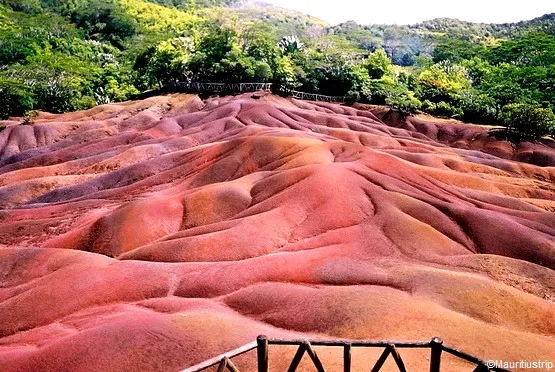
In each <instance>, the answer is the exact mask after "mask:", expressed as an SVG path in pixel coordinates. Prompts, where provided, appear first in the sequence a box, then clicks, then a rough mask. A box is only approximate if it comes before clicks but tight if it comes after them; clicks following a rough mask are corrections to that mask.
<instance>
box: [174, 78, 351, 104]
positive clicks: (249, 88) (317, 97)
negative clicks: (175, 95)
mask: <svg viewBox="0 0 555 372" xmlns="http://www.w3.org/2000/svg"><path fill="white" fill-rule="evenodd" d="M272 87H273V84H272V83H198V82H171V83H169V84H167V85H166V86H165V87H164V88H165V89H179V90H184V91H187V92H209V93H222V92H234V93H244V92H256V91H265V92H269V91H271V90H272ZM279 90H280V91H281V92H283V93H285V94H288V95H290V96H291V97H293V98H297V99H302V100H308V101H321V102H339V103H343V102H345V97H344V96H326V95H323V94H315V93H305V92H300V91H298V90H291V89H282V88H280V89H279Z"/></svg>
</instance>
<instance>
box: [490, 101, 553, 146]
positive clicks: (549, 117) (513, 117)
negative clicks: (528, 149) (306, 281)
mask: <svg viewBox="0 0 555 372" xmlns="http://www.w3.org/2000/svg"><path fill="white" fill-rule="evenodd" d="M501 122H502V123H503V124H504V125H505V127H506V130H507V134H508V135H509V136H511V135H512V136H513V137H514V135H516V137H517V139H518V140H519V141H520V140H521V139H537V138H540V137H542V136H544V135H546V134H552V135H553V134H555V115H554V114H553V112H552V111H551V110H550V109H544V108H541V107H538V106H536V105H530V104H519V103H513V104H510V105H507V106H505V107H503V111H502V113H501Z"/></svg>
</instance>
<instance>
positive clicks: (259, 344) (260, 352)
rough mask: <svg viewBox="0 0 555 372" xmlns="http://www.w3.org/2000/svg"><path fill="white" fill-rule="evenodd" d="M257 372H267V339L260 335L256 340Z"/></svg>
mask: <svg viewBox="0 0 555 372" xmlns="http://www.w3.org/2000/svg"><path fill="white" fill-rule="evenodd" d="M256 351H257V358H258V372H268V371H269V369H268V337H266V336H264V335H260V336H258V337H257V338H256Z"/></svg>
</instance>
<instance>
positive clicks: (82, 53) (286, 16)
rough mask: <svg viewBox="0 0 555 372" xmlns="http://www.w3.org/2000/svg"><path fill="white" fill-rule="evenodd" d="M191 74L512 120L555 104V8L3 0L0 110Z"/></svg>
mask: <svg viewBox="0 0 555 372" xmlns="http://www.w3.org/2000/svg"><path fill="white" fill-rule="evenodd" d="M193 80H195V81H214V82H255V81H256V82H272V83H274V84H275V87H276V90H281V91H287V90H290V89H299V90H302V91H306V92H312V93H320V94H325V95H334V96H335V95H346V96H347V100H348V101H349V102H355V101H359V102H369V103H374V104H387V105H389V106H392V107H393V108H395V109H397V110H399V111H401V112H402V113H404V114H413V113H416V112H419V111H424V112H428V113H431V114H434V115H438V116H444V117H455V118H459V119H462V120H465V121H469V122H478V123H486V124H496V123H498V122H505V123H509V119H511V120H512V122H515V123H519V122H523V120H524V119H523V118H524V117H523V116H518V115H517V114H516V113H517V112H526V113H529V114H530V115H536V116H534V117H535V118H539V117H540V116H541V115H543V116H545V117H547V116H549V115H548V114H547V112H550V111H549V110H551V111H553V110H555V90H554V89H553V87H554V86H555V14H551V15H545V16H543V17H540V18H537V19H534V20H531V21H525V22H519V23H509V24H502V25H491V24H489V25H488V24H473V23H468V22H461V21H457V20H452V19H435V20H432V21H427V22H423V23H420V24H416V25H410V26H395V25H369V26H360V25H357V24H356V23H354V22H347V23H343V24H341V25H338V26H334V27H329V26H328V25H327V24H325V23H324V22H322V21H320V20H318V19H316V18H313V17H310V16H306V15H303V14H300V13H297V12H293V11H289V10H287V9H282V8H276V7H273V6H271V5H257V6H253V5H251V4H248V3H247V4H243V3H241V2H239V1H235V0H148V1H147V0H0V92H1V93H2V94H1V97H0V116H1V117H7V116H8V115H23V114H24V113H25V112H27V111H29V110H34V109H43V110H47V111H51V112H65V111H72V110H77V109H81V108H88V107H91V106H93V105H95V104H103V103H109V102H114V101H123V100H126V99H129V98H130V97H132V96H134V95H136V94H138V93H139V92H140V91H144V90H148V89H154V88H157V87H160V86H164V85H166V84H168V83H171V82H175V81H193ZM515 105H516V106H515ZM504 107H505V109H504V110H503V111H502V108H504ZM514 107H518V109H516V108H514ZM531 107H532V108H534V109H532V108H531ZM538 110H539V111H538ZM542 110H545V111H542ZM540 114H541V115H540ZM519 115H520V114H519ZM546 115H547V116H546ZM507 125H508V126H509V124H507ZM510 128H511V129H510V130H511V131H513V128H519V129H518V131H520V130H522V131H529V132H530V135H531V136H536V135H537V134H536V132H538V133H540V132H541V131H538V130H537V129H535V127H534V126H533V125H531V124H526V125H520V124H518V125H517V124H511V125H510ZM523 138H524V137H523Z"/></svg>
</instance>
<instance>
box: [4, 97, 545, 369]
mask: <svg viewBox="0 0 555 372" xmlns="http://www.w3.org/2000/svg"><path fill="white" fill-rule="evenodd" d="M5 124H7V128H6V129H5V130H4V131H2V132H1V133H0V208H2V209H0V243H2V245H1V247H2V248H0V366H1V369H2V371H35V370H36V371H65V370H67V371H147V370H148V371H151V370H152V371H174V370H179V369H181V368H185V367H187V366H190V365H192V364H195V363H197V362H200V361H202V360H204V359H207V358H210V357H212V356H215V355H217V354H219V353H222V352H225V351H227V350H230V349H233V348H236V347H238V346H240V345H243V344H245V343H248V342H250V341H252V340H254V338H255V337H256V335H258V334H267V335H269V336H272V337H295V338H298V337H312V338H319V337H325V338H333V337H340V338H357V339H358V338H359V339H395V340H399V339H408V340H429V339H431V338H432V337H433V336H440V337H442V338H443V339H444V340H445V343H446V344H449V345H452V346H455V347H458V348H460V349H463V350H465V351H467V352H469V353H472V354H475V355H476V356H479V357H481V358H483V359H486V360H487V359H503V360H507V361H510V360H522V359H527V360H536V359H541V360H552V361H554V360H555V340H554V339H553V335H555V304H554V303H553V302H554V301H555V272H554V271H553V270H554V269H555V214H554V212H555V144H554V142H553V141H551V140H544V141H543V142H542V143H536V144H531V143H524V144H522V145H520V146H518V147H516V148H513V147H512V146H511V145H510V144H508V143H507V142H502V141H498V140H496V139H495V138H493V137H491V136H489V135H488V133H487V129H485V128H483V127H480V126H473V125H469V124H462V123H458V122H454V121H449V122H446V121H441V120H432V119H429V118H428V119H426V118H412V117H411V118H408V119H404V118H401V117H399V116H397V115H395V114H391V113H387V111H385V110H384V109H379V108H368V107H362V106H361V107H358V108H350V107H344V106H339V105H334V104H322V103H309V102H303V101H296V100H287V99H283V98H279V97H276V96H271V95H266V96H263V97H261V98H259V99H256V100H255V99H252V98H251V96H250V95H243V96H237V97H226V98H218V99H211V100H208V101H206V102H203V101H201V100H200V99H199V98H198V97H196V96H188V95H174V96H163V97H155V98H150V99H147V100H144V101H136V102H129V103H124V104H116V105H105V106H100V107H96V108H94V109H92V110H88V111H84V112H78V113H72V114H64V115H51V114H41V115H40V116H39V117H38V118H37V120H36V122H35V124H33V125H21V124H19V123H17V122H15V121H14V122H5ZM317 351H318V353H319V354H320V355H321V357H322V359H324V361H325V364H326V366H327V367H328V369H329V370H332V371H333V370H340V369H341V350H333V349H328V348H326V349H317ZM293 352H294V351H293V350H292V349H290V348H281V349H280V348H274V349H272V350H271V354H270V361H271V365H272V366H273V367H275V368H276V370H280V369H279V368H280V367H281V369H282V370H284V368H285V367H286V365H287V364H288V363H289V361H290V358H291V357H292V355H293ZM379 352H381V351H378V350H375V351H371V350H359V351H356V352H355V354H354V368H355V370H363V366H365V367H364V368H365V369H368V366H369V365H371V364H373V362H374V360H375V359H377V357H378V355H379ZM401 355H402V356H403V358H404V359H405V360H406V364H407V366H408V367H409V369H412V370H426V368H427V367H426V366H427V363H429V362H428V357H429V352H423V351H422V352H419V351H401ZM370 358H372V359H370ZM253 363H254V356H253V355H252V353H251V354H246V355H245V356H243V357H241V358H239V359H238V360H237V362H236V364H238V365H239V367H242V368H243V369H244V370H253V368H254V364H253ZM391 363H392V362H391V361H388V363H387V364H386V366H388V367H392V364H391ZM444 365H445V366H446V367H447V370H449V371H451V370H453V371H455V370H461V371H462V370H468V369H469V365H467V364H464V363H462V362H460V361H458V360H456V359H449V358H446V359H445V360H444ZM303 368H304V370H307V371H308V370H312V369H310V368H311V367H310V366H309V365H308V363H307V364H303Z"/></svg>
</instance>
